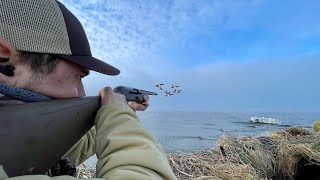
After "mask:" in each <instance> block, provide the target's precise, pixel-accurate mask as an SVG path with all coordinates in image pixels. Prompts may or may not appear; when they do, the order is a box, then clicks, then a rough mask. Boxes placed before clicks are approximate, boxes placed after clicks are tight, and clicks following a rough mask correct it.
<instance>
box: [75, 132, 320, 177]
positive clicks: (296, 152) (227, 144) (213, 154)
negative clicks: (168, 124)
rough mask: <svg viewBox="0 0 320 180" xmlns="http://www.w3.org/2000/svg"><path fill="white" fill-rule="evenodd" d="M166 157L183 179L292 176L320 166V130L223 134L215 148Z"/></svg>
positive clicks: (85, 172)
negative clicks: (258, 134) (311, 166)
mask: <svg viewBox="0 0 320 180" xmlns="http://www.w3.org/2000/svg"><path fill="white" fill-rule="evenodd" d="M167 158H168V160H169V163H170V165H171V167H172V169H173V172H174V174H175V175H176V177H177V178H178V179H183V180H186V179H192V180H207V179H216V180H259V179H277V180H282V179H283V180H285V179H286V180H287V179H289V180H291V179H296V177H298V176H299V175H298V174H299V172H300V170H301V168H302V167H308V166H306V165H316V168H319V170H320V134H318V133H314V132H311V131H309V130H306V129H302V128H289V129H287V130H286V131H281V132H274V133H272V134H271V135H270V136H267V137H238V138H234V137H228V136H223V137H221V138H220V140H219V146H218V147H216V148H214V149H212V150H208V151H198V152H192V153H185V154H183V153H168V154H167ZM313 171H314V170H313ZM313 171H311V173H317V172H319V171H317V172H313ZM304 173H305V172H304ZM94 174H95V173H94V169H91V170H88V169H87V168H85V167H83V166H82V168H79V170H78V175H79V177H81V178H89V177H94Z"/></svg>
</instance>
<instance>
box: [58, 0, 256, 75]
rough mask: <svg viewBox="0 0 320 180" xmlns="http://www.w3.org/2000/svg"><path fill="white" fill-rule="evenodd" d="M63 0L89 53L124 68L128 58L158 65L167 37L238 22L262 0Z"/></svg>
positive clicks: (206, 31)
mask: <svg viewBox="0 0 320 180" xmlns="http://www.w3.org/2000/svg"><path fill="white" fill-rule="evenodd" d="M62 2H63V3H64V4H65V5H66V6H67V7H68V8H69V9H70V10H71V11H72V12H73V13H74V14H75V15H76V16H77V17H78V18H79V20H80V21H81V23H82V24H83V26H84V28H85V30H86V32H87V34H88V38H89V41H90V44H91V47H92V51H93V54H94V55H95V56H97V57H99V58H101V59H103V60H105V61H106V62H109V63H110V64H113V65H115V66H118V67H120V69H121V70H123V71H124V72H127V71H131V69H133V68H132V66H131V64H132V63H133V62H134V63H136V64H139V65H140V66H143V67H149V66H150V64H152V65H153V64H154V65H156V66H163V64H164V63H165V62H163V61H166V60H163V59H161V58H158V55H156V54H157V52H158V51H157V49H158V48H161V47H164V46H168V43H170V42H168V40H169V39H171V40H173V39H174V38H175V37H177V36H179V40H180V41H183V39H182V38H181V35H182V34H186V35H185V36H186V37H187V34H188V33H190V32H195V31H196V32H201V33H211V31H212V28H214V27H215V26H218V25H219V26H220V25H221V24H234V23H239V22H242V21H238V20H239V19H238V18H240V17H246V16H249V15H250V14H251V12H252V11H253V9H255V7H256V6H258V5H259V4H260V2H261V0H254V1H243V2H234V1H231V0H228V1H223V2H222V1H183V0H176V1H169V0H167V1H107V0H99V1H98V0H94V1H85V0H81V1H78V0H63V1H62ZM243 10H245V11H243ZM247 10H250V11H247ZM146 57H150V58H151V59H146ZM160 60H161V61H160Z"/></svg>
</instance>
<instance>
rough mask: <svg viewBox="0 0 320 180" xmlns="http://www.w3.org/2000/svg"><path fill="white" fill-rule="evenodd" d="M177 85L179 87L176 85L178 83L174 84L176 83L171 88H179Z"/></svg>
mask: <svg viewBox="0 0 320 180" xmlns="http://www.w3.org/2000/svg"><path fill="white" fill-rule="evenodd" d="M177 87H179V86H176V85H174V84H173V85H172V86H171V88H177Z"/></svg>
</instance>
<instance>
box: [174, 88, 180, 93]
mask: <svg viewBox="0 0 320 180" xmlns="http://www.w3.org/2000/svg"><path fill="white" fill-rule="evenodd" d="M181 91H182V90H180V89H175V90H174V91H173V93H180V92H181Z"/></svg>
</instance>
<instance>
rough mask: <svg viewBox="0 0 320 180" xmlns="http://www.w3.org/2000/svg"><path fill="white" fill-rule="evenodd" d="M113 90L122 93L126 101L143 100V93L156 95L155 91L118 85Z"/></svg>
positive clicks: (138, 101)
mask: <svg viewBox="0 0 320 180" xmlns="http://www.w3.org/2000/svg"><path fill="white" fill-rule="evenodd" d="M113 91H114V92H116V93H120V94H123V95H124V96H125V97H126V99H127V101H135V102H137V103H142V102H143V96H144V95H158V93H156V92H151V91H146V90H142V89H136V88H131V87H126V86H118V87H116V88H114V89H113Z"/></svg>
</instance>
